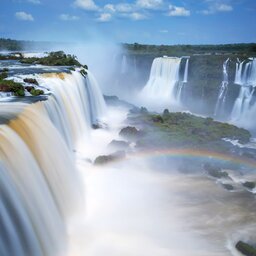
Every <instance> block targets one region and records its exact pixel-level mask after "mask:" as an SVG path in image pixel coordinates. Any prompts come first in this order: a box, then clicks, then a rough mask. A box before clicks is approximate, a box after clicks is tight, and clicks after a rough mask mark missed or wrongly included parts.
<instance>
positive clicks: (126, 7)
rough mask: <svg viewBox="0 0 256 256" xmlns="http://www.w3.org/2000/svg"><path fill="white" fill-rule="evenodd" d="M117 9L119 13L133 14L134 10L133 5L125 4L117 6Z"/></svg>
mask: <svg viewBox="0 0 256 256" xmlns="http://www.w3.org/2000/svg"><path fill="white" fill-rule="evenodd" d="M115 8H116V10H117V11H118V12H132V11H133V10H134V6H133V5H131V4H125V3H122V4H117V5H116V6H115Z"/></svg>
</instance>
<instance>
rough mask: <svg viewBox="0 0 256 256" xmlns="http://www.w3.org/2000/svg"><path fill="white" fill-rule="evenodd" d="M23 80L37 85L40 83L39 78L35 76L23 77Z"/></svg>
mask: <svg viewBox="0 0 256 256" xmlns="http://www.w3.org/2000/svg"><path fill="white" fill-rule="evenodd" d="M23 81H24V82H25V83H28V84H35V85H38V82H37V80H36V79H34V78H25V79H23Z"/></svg>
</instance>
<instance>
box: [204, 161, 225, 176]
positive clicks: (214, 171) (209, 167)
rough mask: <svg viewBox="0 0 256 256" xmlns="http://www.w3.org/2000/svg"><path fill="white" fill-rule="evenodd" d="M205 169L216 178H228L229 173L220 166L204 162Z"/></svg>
mask: <svg viewBox="0 0 256 256" xmlns="http://www.w3.org/2000/svg"><path fill="white" fill-rule="evenodd" d="M204 169H205V170H206V171H207V172H208V174H209V175H210V176H212V177H214V178H217V179H221V178H228V177H229V176H228V173H227V172H224V171H222V170H221V168H220V167H217V166H213V165H211V164H209V163H206V164H204Z"/></svg>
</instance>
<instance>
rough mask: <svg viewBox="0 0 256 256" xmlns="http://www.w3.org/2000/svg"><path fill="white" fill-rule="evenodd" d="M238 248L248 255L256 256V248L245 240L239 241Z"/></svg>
mask: <svg viewBox="0 0 256 256" xmlns="http://www.w3.org/2000/svg"><path fill="white" fill-rule="evenodd" d="M236 249H237V250H238V251H239V252H241V253H242V254H243V255H246V256H256V248H255V247H253V246H251V245H250V244H247V243H245V242H242V241H239V242H237V244H236Z"/></svg>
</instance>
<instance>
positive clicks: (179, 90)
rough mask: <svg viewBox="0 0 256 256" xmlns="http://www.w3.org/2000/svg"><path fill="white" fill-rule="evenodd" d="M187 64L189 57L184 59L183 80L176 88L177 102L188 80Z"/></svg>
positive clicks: (179, 100)
mask: <svg viewBox="0 0 256 256" xmlns="http://www.w3.org/2000/svg"><path fill="white" fill-rule="evenodd" d="M188 66H189V59H187V60H186V64H185V69H184V76H183V81H182V82H180V83H179V86H178V89H177V101H178V102H179V103H180V102H181V96H182V91H183V88H184V85H185V84H186V83H187V82H188Z"/></svg>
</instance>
